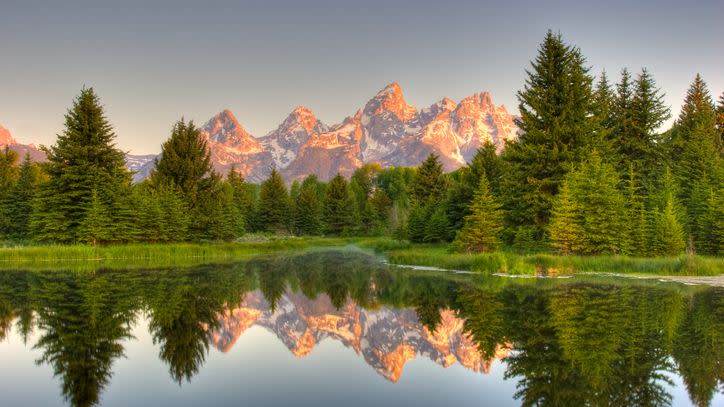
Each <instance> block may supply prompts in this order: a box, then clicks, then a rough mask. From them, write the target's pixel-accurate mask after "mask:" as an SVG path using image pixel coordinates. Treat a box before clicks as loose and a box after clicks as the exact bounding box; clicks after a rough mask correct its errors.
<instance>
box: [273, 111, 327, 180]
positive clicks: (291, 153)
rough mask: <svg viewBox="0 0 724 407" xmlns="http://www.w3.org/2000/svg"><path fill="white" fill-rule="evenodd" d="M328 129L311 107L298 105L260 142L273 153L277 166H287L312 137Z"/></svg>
mask: <svg viewBox="0 0 724 407" xmlns="http://www.w3.org/2000/svg"><path fill="white" fill-rule="evenodd" d="M328 130H329V127H328V126H327V125H326V124H324V123H322V122H321V121H319V120H317V118H316V117H315V116H314V112H312V110H311V109H309V108H307V107H305V106H297V107H296V108H295V109H294V110H292V112H291V113H289V116H287V118H286V119H284V121H283V122H282V124H280V125H279V127H277V128H276V129H275V130H273V131H271V132H269V133H268V134H267V135H265V136H264V137H262V138H261V139H260V142H261V144H262V146H264V148H265V149H266V150H267V151H268V152H269V153H271V155H272V158H273V160H274V164H275V165H276V166H277V168H286V167H287V166H288V165H289V163H290V162H291V161H292V160H293V159H294V158H295V157H296V156H297V154H299V150H300V149H301V147H302V146H303V145H304V144H305V143H307V142H308V141H309V139H310V138H311V137H313V136H315V135H318V134H321V133H324V132H327V131H328Z"/></svg>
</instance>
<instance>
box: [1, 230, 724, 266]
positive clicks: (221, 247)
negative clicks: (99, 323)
mask: <svg viewBox="0 0 724 407" xmlns="http://www.w3.org/2000/svg"><path fill="white" fill-rule="evenodd" d="M348 245H354V246H358V247H360V248H363V249H368V250H373V251H375V252H376V253H379V254H381V255H384V256H385V257H386V258H387V260H388V261H389V262H390V263H392V264H398V265H414V266H429V267H438V268H443V269H450V270H464V271H474V272H495V273H506V274H528V275H531V274H571V273H577V272H599V273H626V274H628V273H631V274H644V275H652V274H654V275H681V276H717V275H722V274H724V258H716V257H703V256H687V255H683V256H679V257H667V258H635V257H627V256H556V255H553V254H546V253H538V254H518V253H513V252H507V251H502V252H495V253H484V254H458V253H449V252H448V251H447V248H446V246H445V245H411V244H409V243H405V242H398V241H395V240H392V239H389V238H307V237H305V238H293V237H287V238H279V237H262V238H258V239H256V240H245V241H240V242H233V243H174V244H129V245H112V246H101V247H93V246H86V245H55V246H15V247H0V270H17V269H29V270H53V269H66V270H67V269H73V270H79V271H83V270H87V271H92V270H96V269H102V268H119V269H122V268H127V269H138V268H153V267H176V266H193V265H198V264H204V263H210V262H227V261H235V260H242V259H244V258H248V257H251V256H254V255H260V254H265V253H277V252H287V251H299V250H308V249H313V248H324V247H335V246H348Z"/></svg>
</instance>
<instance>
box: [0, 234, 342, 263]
mask: <svg viewBox="0 0 724 407" xmlns="http://www.w3.org/2000/svg"><path fill="white" fill-rule="evenodd" d="M346 244H349V241H348V240H346V239H323V238H304V239H302V238H291V237H284V238H273V237H272V238H265V237H261V238H260V237H254V238H253V239H250V240H246V241H239V242H232V243H167V244H125V245H110V246H98V247H93V246H88V245H53V246H11V247H2V248H0V270H17V269H27V270H58V269H63V270H75V271H85V270H88V271H92V270H96V269H101V268H108V269H142V268H154V267H173V266H193V265H198V264H204V263H209V262H218V261H234V260H240V259H243V258H247V257H250V256H255V255H259V254H263V253H271V252H282V251H293V250H304V249H309V248H313V247H330V246H342V245H346Z"/></svg>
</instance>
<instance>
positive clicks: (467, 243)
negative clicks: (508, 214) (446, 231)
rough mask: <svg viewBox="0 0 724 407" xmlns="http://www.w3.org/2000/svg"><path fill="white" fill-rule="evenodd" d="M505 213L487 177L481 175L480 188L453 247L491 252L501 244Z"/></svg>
mask: <svg viewBox="0 0 724 407" xmlns="http://www.w3.org/2000/svg"><path fill="white" fill-rule="evenodd" d="M502 229H503V213H502V211H501V209H500V205H499V204H498V203H497V202H496V200H495V197H493V195H492V194H491V192H490V189H489V187H488V180H487V177H485V176H482V177H480V183H479V184H478V189H477V191H476V192H475V196H474V197H473V201H472V202H471V204H470V214H469V215H467V216H466V217H465V225H464V226H463V228H462V229H461V230H459V231H458V232H457V235H456V236H455V241H454V242H453V247H454V248H456V249H457V250H459V251H464V252H467V253H471V252H489V251H494V250H496V249H497V248H498V247H499V246H500V232H501V231H502Z"/></svg>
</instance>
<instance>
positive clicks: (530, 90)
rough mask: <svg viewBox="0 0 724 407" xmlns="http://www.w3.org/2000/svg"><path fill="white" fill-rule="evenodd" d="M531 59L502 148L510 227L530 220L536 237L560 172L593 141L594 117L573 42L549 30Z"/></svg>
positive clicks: (584, 73) (545, 220) (582, 62)
mask: <svg viewBox="0 0 724 407" xmlns="http://www.w3.org/2000/svg"><path fill="white" fill-rule="evenodd" d="M531 65H532V67H531V70H529V71H527V74H528V78H527V79H526V83H525V86H524V88H523V90H521V91H519V92H518V100H519V101H520V104H519V110H520V115H521V117H520V119H519V120H518V121H517V124H518V127H519V129H520V136H519V139H518V141H517V142H515V143H510V144H508V146H507V147H506V150H505V153H504V158H505V159H506V160H507V161H508V162H509V163H510V164H511V171H510V176H509V177H508V178H507V180H506V181H507V182H506V185H505V187H504V189H505V190H506V196H505V200H504V201H505V202H504V206H505V208H506V209H507V211H506V214H507V221H508V224H509V225H510V226H511V227H512V228H515V227H517V226H532V227H534V228H535V233H536V235H537V237H538V238H541V237H542V236H543V230H544V229H545V227H546V226H547V224H548V221H549V217H550V211H551V206H552V203H553V199H554V197H555V196H556V195H557V194H558V190H559V188H560V185H561V182H562V181H563V177H564V176H565V174H566V173H567V172H568V171H569V169H570V167H571V166H572V165H573V163H575V162H577V161H578V160H579V159H580V158H581V157H582V156H583V152H585V151H587V148H588V147H590V145H591V144H592V140H593V138H594V136H595V134H597V133H598V131H597V125H598V123H597V121H596V120H595V116H594V111H593V110H594V106H593V100H594V98H593V92H592V78H591V76H590V75H589V74H588V68H587V67H586V66H585V58H584V57H583V56H582V54H581V52H580V50H579V49H578V48H576V47H572V46H570V45H567V44H565V43H564V42H563V39H562V38H561V36H560V35H555V34H553V33H552V32H551V31H549V32H548V33H547V34H546V38H545V40H544V41H543V43H542V44H541V46H540V48H539V50H538V55H537V57H536V59H535V61H533V62H532V63H531Z"/></svg>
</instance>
